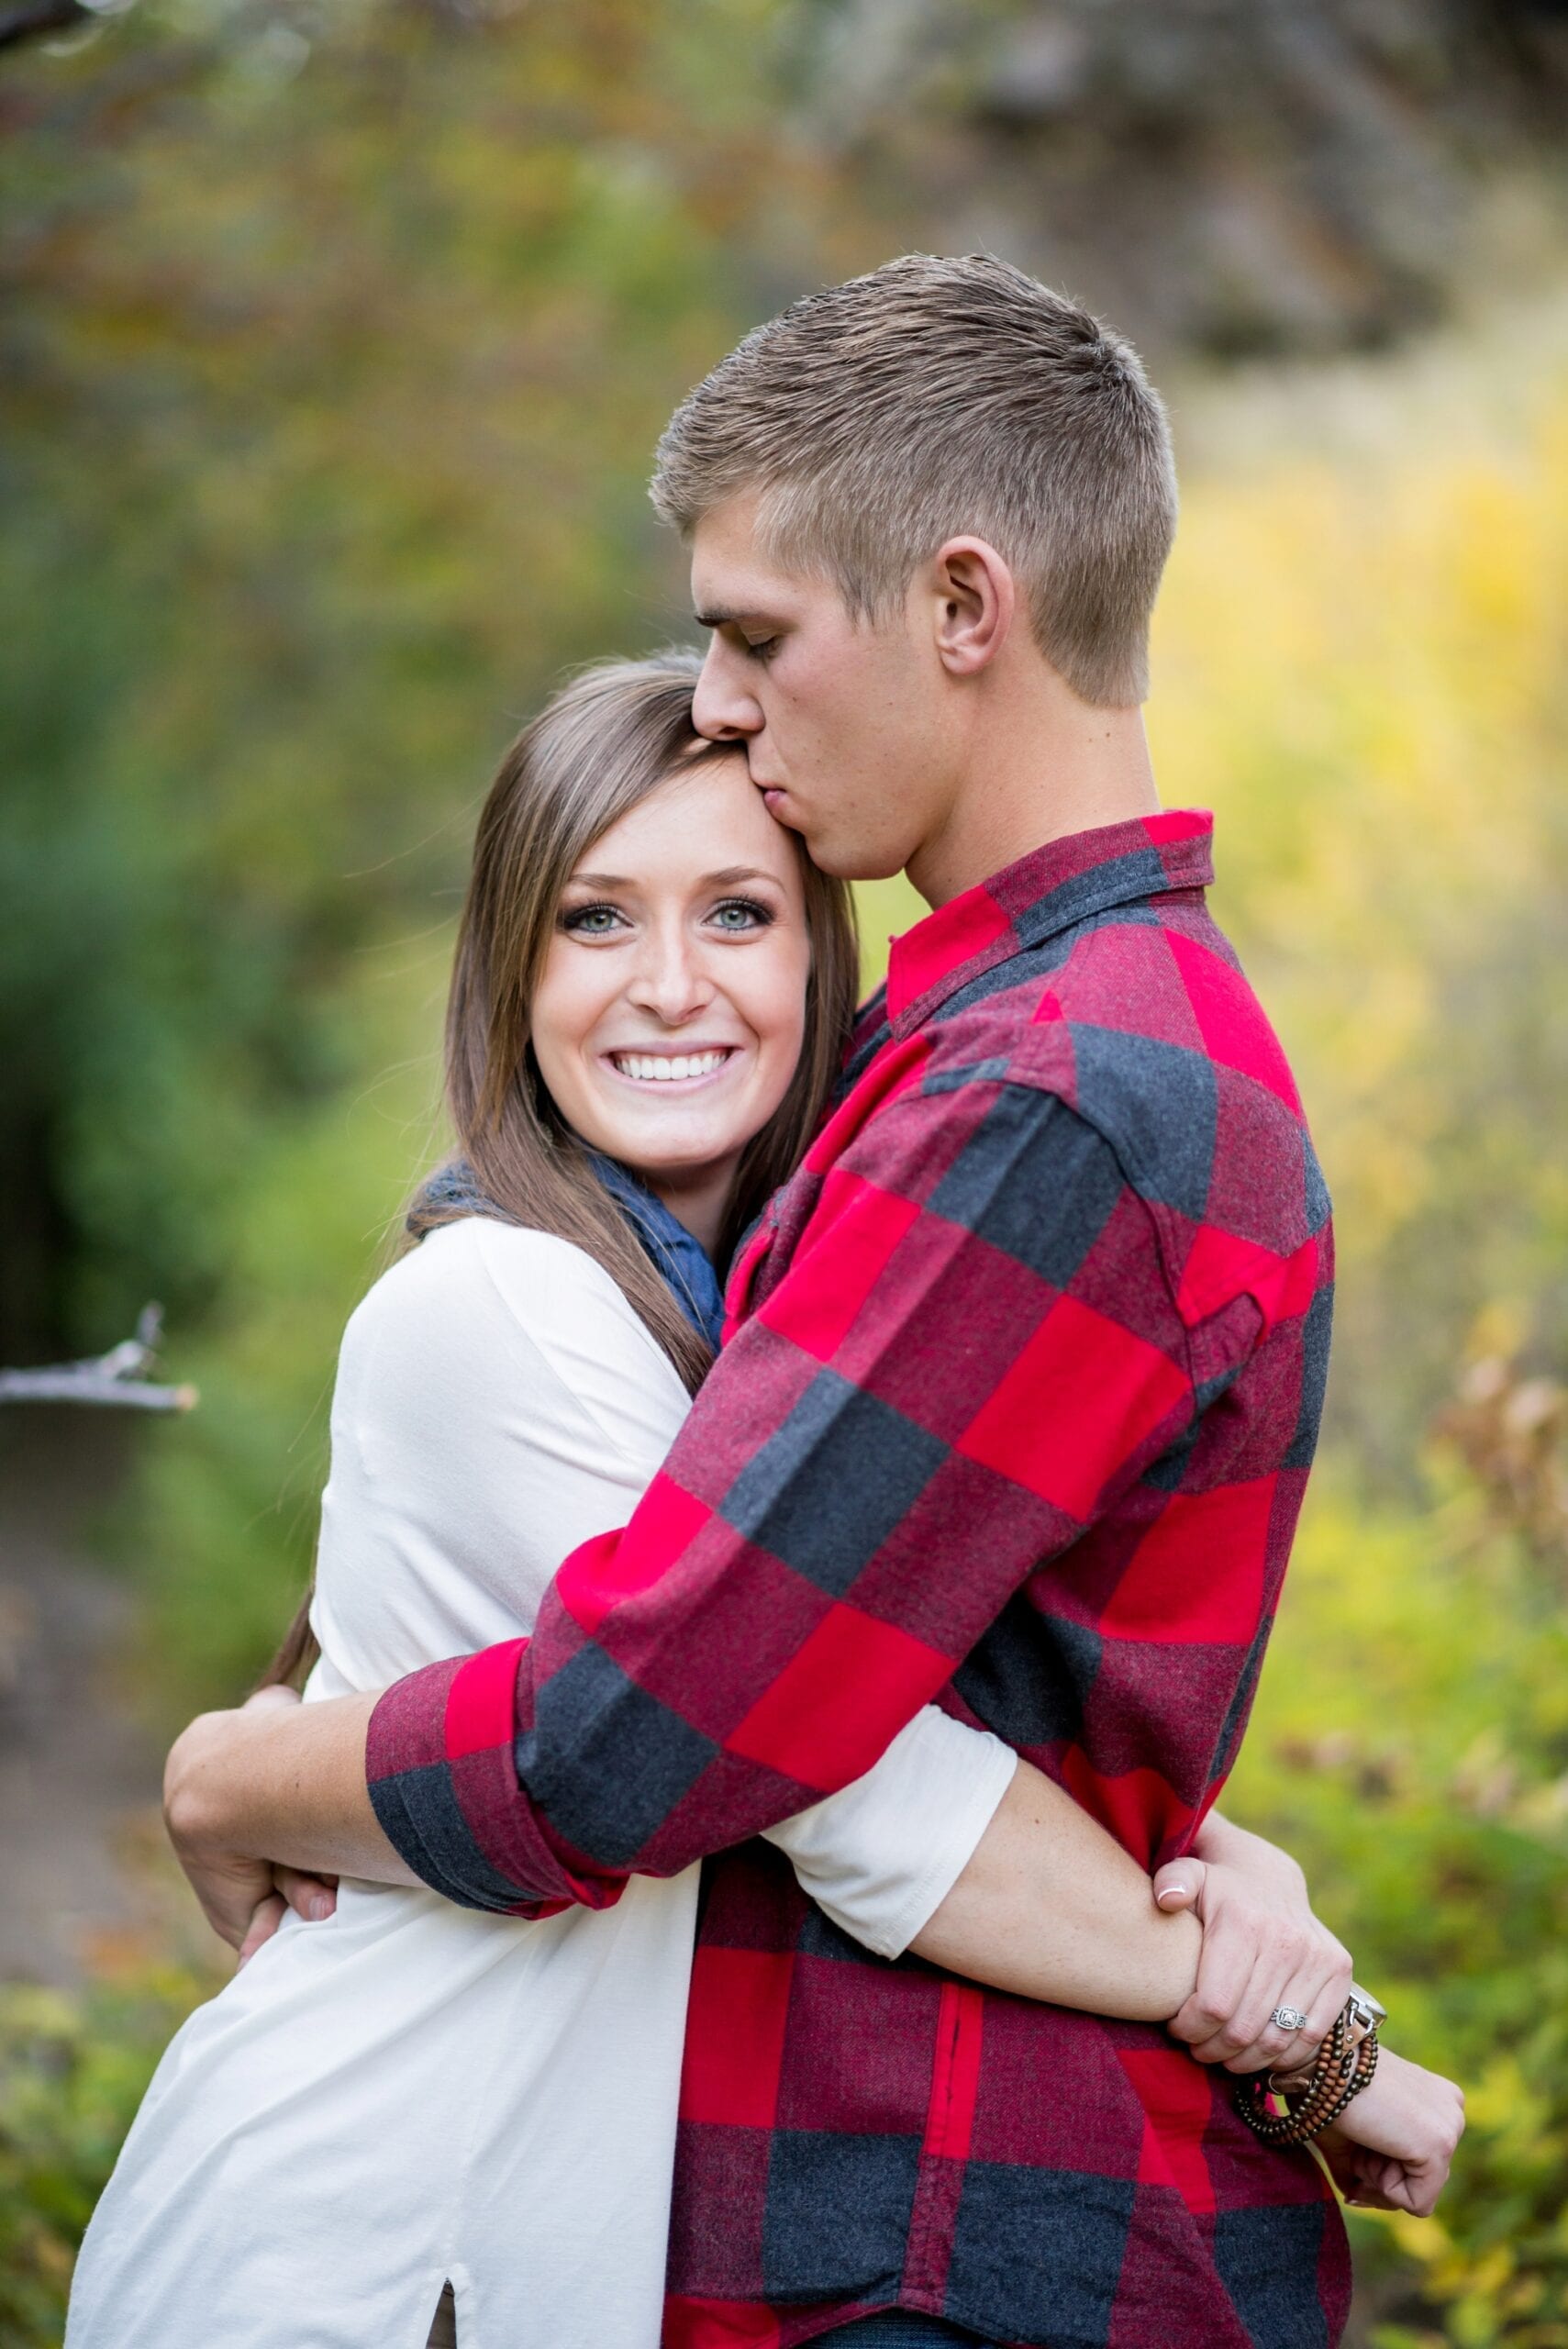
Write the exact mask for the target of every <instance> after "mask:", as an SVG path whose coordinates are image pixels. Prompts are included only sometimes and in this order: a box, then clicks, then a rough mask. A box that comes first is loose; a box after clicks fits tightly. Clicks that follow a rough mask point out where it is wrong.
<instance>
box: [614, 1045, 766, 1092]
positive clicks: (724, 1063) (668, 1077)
mask: <svg viewBox="0 0 1568 2349" xmlns="http://www.w3.org/2000/svg"><path fill="white" fill-rule="evenodd" d="M740 1049H741V1048H740V1046H739V1045H736V1044H687V1045H685V1046H684V1049H683V1050H681V1051H679V1052H677V1051H674V1050H673V1049H672V1048H671V1047H670V1046H669V1045H657V1046H651V1047H650V1046H647V1045H633V1046H630V1047H628V1049H627V1050H626V1051H624V1052H623V1051H619V1050H615V1051H611V1052H606V1053H604V1054H602V1055H601V1057H602V1058H603V1060H604V1061H605V1062H606V1064H607V1065H608V1066H609V1067H610V1068H611V1069H613V1070H614V1072H615V1074H616V1075H617V1076H620V1077H625V1078H626V1079H627V1080H628V1082H629V1083H630V1084H633V1085H658V1086H659V1087H660V1088H661V1089H662V1090H667V1089H669V1088H671V1087H673V1086H676V1085H679V1086H680V1087H681V1088H682V1089H683V1090H684V1091H688V1092H689V1091H691V1090H692V1089H693V1088H694V1087H695V1086H697V1085H706V1084H708V1083H710V1082H711V1080H712V1079H713V1078H714V1077H716V1076H720V1075H725V1074H731V1073H732V1072H733V1069H734V1064H735V1063H736V1061H737V1059H738V1058H739V1057H740Z"/></svg>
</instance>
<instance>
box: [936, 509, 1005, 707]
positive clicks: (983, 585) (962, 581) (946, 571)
mask: <svg viewBox="0 0 1568 2349" xmlns="http://www.w3.org/2000/svg"><path fill="white" fill-rule="evenodd" d="M932 573H933V580H932V588H933V596H934V604H935V628H936V644H937V658H938V659H939V660H940V662H941V664H942V666H943V668H944V669H945V670H946V671H947V673H948V674H949V675H950V676H951V677H973V676H977V675H978V674H979V673H980V671H981V670H982V669H985V668H988V667H989V666H990V664H991V662H993V661H994V660H995V658H996V655H997V653H998V652H1000V651H1001V650H1002V647H1003V645H1004V644H1005V643H1006V640H1007V636H1008V632H1009V631H1010V629H1011V628H1012V625H1013V616H1014V611H1015V609H1016V607H1017V603H1018V589H1017V587H1016V585H1015V584H1014V581H1013V573H1012V570H1011V568H1010V566H1009V565H1008V564H1007V563H1006V562H1004V560H1003V558H1002V557H1001V556H1000V555H999V554H998V553H997V551H996V550H995V547H994V546H990V545H988V544H987V543H986V541H985V540H984V539H949V540H948V541H947V543H946V545H945V546H943V547H941V548H940V550H939V551H938V553H937V555H936V558H935V560H934V562H933V563H932Z"/></svg>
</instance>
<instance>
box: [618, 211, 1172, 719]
mask: <svg viewBox="0 0 1568 2349" xmlns="http://www.w3.org/2000/svg"><path fill="white" fill-rule="evenodd" d="M751 491H755V492H758V493H760V505H759V518H760V525H761V539H762V547H763V550H764V551H765V553H766V554H767V555H768V557H769V559H770V560H772V561H773V562H777V563H778V564H779V565H780V566H781V567H782V568H784V569H785V570H793V571H798V572H804V573H811V574H817V575H821V576H826V577H828V578H831V579H832V580H833V581H834V582H835V583H836V584H837V585H838V587H839V588H840V592H841V593H842V595H843V597H844V601H845V603H846V604H847V606H848V607H849V608H850V610H851V612H852V613H853V614H854V615H855V616H856V617H857V618H866V619H882V618H887V617H889V616H890V615H891V613H892V612H894V611H895V610H896V609H897V607H899V605H900V604H901V603H902V601H903V598H904V596H905V593H906V589H907V587H908V584H909V581H910V579H911V578H912V576H913V575H914V573H915V571H916V569H917V566H918V565H919V564H920V563H921V562H926V561H929V558H930V557H931V556H932V555H933V554H935V553H936V551H937V550H938V548H939V547H940V546H941V545H942V544H943V543H944V542H945V541H946V540H948V539H950V538H955V537H959V536H963V535H970V534H973V536H976V537H979V538H982V539H984V540H987V541H988V543H990V544H991V545H993V546H995V549H996V551H997V552H998V553H999V554H1001V555H1002V556H1003V557H1004V558H1005V559H1006V562H1008V563H1009V564H1010V565H1011V566H1012V568H1013V571H1014V573H1015V575H1016V576H1017V578H1018V583H1019V585H1020V587H1021V588H1022V590H1023V593H1024V595H1025V596H1026V597H1027V600H1028V606H1029V618H1030V623H1031V626H1032V628H1033V631H1034V636H1035V640H1036V641H1037V643H1038V644H1039V646H1040V651H1042V652H1043V653H1044V654H1045V656H1046V658H1047V660H1048V661H1050V662H1051V664H1052V666H1053V667H1054V668H1055V669H1056V670H1057V671H1058V672H1059V673H1060V674H1061V675H1062V677H1064V678H1065V679H1066V681H1067V683H1068V685H1071V686H1072V688H1073V691H1074V693H1076V694H1078V695H1079V696H1082V698H1083V699H1084V700H1085V701H1088V702H1095V703H1099V704H1101V705H1105V706H1114V707H1121V706H1125V705H1127V704H1129V703H1132V702H1138V701H1141V700H1142V699H1143V697H1144V696H1145V695H1146V693H1147V692H1148V690H1149V619H1150V614H1151V611H1152V609H1153V605H1154V597H1155V594H1156V591H1157V590H1158V587H1159V584H1160V574H1161V573H1162V570H1163V569H1164V565H1165V558H1166V555H1167V554H1168V553H1169V551H1170V546H1171V538H1172V534H1173V530H1174V528H1175V519H1176V479H1175V469H1174V467H1173V462H1172V458H1171V436H1170V431H1169V429H1168V427H1167V425H1166V421H1165V411H1164V409H1163V407H1162V405H1161V402H1160V398H1159V395H1158V394H1157V393H1156V392H1155V391H1154V389H1153V388H1152V386H1151V384H1150V382H1149V379H1148V377H1147V376H1146V375H1145V373H1144V372H1143V367H1142V364H1141V362H1140V360H1139V357H1138V354H1137V352H1136V351H1134V350H1133V349H1132V347H1131V345H1130V344H1129V343H1127V342H1124V341H1123V340H1122V339H1121V338H1120V336H1119V335H1116V334H1113V333H1111V332H1110V331H1109V330H1108V329H1107V328H1106V327H1104V326H1102V325H1101V324H1100V322H1099V320H1098V319H1097V318H1094V317H1090V315H1089V313H1088V312H1087V311H1086V310H1084V309H1081V308H1080V307H1079V306H1078V305H1077V304H1076V303H1075V302H1071V301H1069V300H1068V299H1067V298H1066V296H1065V295H1062V294H1053V293H1052V292H1051V289H1050V288H1049V287H1048V286H1045V285H1041V284H1039V282H1038V281H1037V280H1036V279H1034V278H1032V277H1029V276H1028V275H1027V274H1026V273H1025V272H1024V271H1022V270H1021V269H1014V268H1012V267H1010V266H1009V264H1008V263H1007V262H1000V261H993V260H991V259H990V258H989V257H988V256H987V255H984V254H976V253H972V254H969V255H967V256H966V257H965V258H963V259H962V260H949V261H943V260H938V259H935V258H933V257H932V256H931V255H930V254H928V253H910V254H906V256H905V257H904V258H903V259H902V260H899V261H890V262H884V265H883V267H882V268H881V269H875V270H873V271H872V272H871V273H870V274H869V275H868V276H865V277H853V278H851V279H850V280H849V282H848V283H847V284H843V285H834V286H830V287H829V288H828V290H827V292H825V293H821V294H812V295H807V296H806V299H805V300H803V301H799V302H795V303H792V304H791V306H790V307H789V308H788V309H787V310H784V311H783V312H782V313H781V314H780V316H779V317H776V318H773V319H771V320H770V321H769V322H768V324H767V325H766V326H762V327H758V328H756V330H755V332H754V333H751V334H749V335H748V336H747V337H746V339H745V340H744V341H743V342H741V343H740V344H738V345H737V347H736V349H735V350H734V351H731V352H730V354H729V356H728V359H726V360H724V361H722V362H721V363H720V364H719V365H718V366H717V367H716V368H715V369H714V371H713V373H712V374H711V375H709V376H707V377H706V379H705V380H704V381H703V382H702V383H700V384H698V385H697V387H696V389H695V391H693V392H689V393H688V394H687V395H686V397H685V398H684V400H683V401H682V403H681V405H680V406H679V407H678V408H677V409H676V410H675V413H674V415H673V417H672V418H671V419H670V423H669V427H668V429H666V431H665V434H664V437H663V439H662V440H661V442H660V444H659V454H658V462H657V466H656V470H655V473H654V476H653V483H652V496H653V503H654V506H655V507H656V508H657V509H658V511H659V513H660V515H661V516H662V518H663V519H664V520H665V521H667V522H673V524H674V525H675V526H676V528H677V529H680V530H681V531H682V532H683V533H684V534H686V535H689V534H690V533H691V531H692V530H694V529H695V527H696V525H697V523H698V522H699V521H700V520H701V519H702V518H703V516H704V515H705V514H707V513H710V512H711V511H712V510H713V508H714V507H717V506H721V505H723V504H725V503H726V502H727V501H728V499H729V498H731V497H735V496H737V495H740V494H742V493H744V492H751Z"/></svg>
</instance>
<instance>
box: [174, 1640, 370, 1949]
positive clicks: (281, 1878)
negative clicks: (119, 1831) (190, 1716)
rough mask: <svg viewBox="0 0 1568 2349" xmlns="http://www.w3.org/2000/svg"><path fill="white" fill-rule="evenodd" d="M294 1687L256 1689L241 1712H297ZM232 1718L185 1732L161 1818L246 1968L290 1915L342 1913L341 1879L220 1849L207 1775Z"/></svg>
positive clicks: (215, 1923)
mask: <svg viewBox="0 0 1568 2349" xmlns="http://www.w3.org/2000/svg"><path fill="white" fill-rule="evenodd" d="M298 1702H299V1694H298V1691H297V1690H296V1689H294V1688H283V1687H272V1688H258V1689H257V1691H256V1693H255V1695H254V1696H252V1697H248V1698H246V1700H245V1703H244V1704H243V1705H241V1706H240V1707H239V1711H240V1712H262V1711H268V1710H273V1711H275V1710H277V1709H279V1708H282V1707H288V1706H293V1705H297V1704H298ZM232 1719H233V1715H232V1714H229V1713H203V1714H200V1715H199V1716H198V1717H197V1719H196V1720H194V1721H193V1722H192V1723H191V1725H190V1727H189V1728H188V1729H186V1730H183V1731H181V1733H180V1735H179V1737H177V1738H176V1739H175V1741H174V1743H173V1746H172V1748H171V1750H170V1754H169V1759H168V1762H167V1764H166V1765H165V1767H164V1772H163V1818H164V1823H165V1825H166V1827H167V1829H168V1831H169V1840H170V1842H172V1844H173V1846H174V1852H175V1856H176V1857H177V1858H178V1860H179V1863H180V1865H181V1866H182V1867H183V1869H184V1871H185V1874H186V1876H188V1877H189V1878H190V1880H191V1887H192V1889H193V1891H194V1892H195V1896H196V1898H197V1899H198V1900H199V1901H200V1902H201V1904H202V1909H203V1911H204V1913H205V1915H206V1920H207V1922H208V1924H209V1925H210V1926H211V1927H212V1929H213V1931H214V1932H215V1933H217V1935H218V1936H219V1938H220V1939H221V1940H223V1941H226V1942H227V1943H228V1945H229V1947H230V1948H231V1949H233V1950H235V1951H237V1952H238V1954H239V1965H245V1964H246V1963H247V1961H248V1960H249V1959H250V1958H252V1957H254V1955H255V1954H256V1952H257V1951H258V1950H259V1949H260V1948H261V1944H262V1943H263V1942H267V1941H270V1940H271V1939H272V1935H273V1934H274V1933H275V1932H277V1929H278V1927H279V1925H280V1924H281V1923H282V1922H283V1920H284V1912H285V1909H295V1910H296V1911H297V1913H298V1914H299V1915H300V1916H301V1917H306V1918H308V1919H310V1920H312V1921H318V1920H321V1919H323V1918H326V1917H329V1916H330V1915H331V1914H332V1911H333V1909H335V1908H336V1906H337V1899H338V1896H337V1890H336V1879H335V1878H333V1879H330V1880H328V1879H327V1878H325V1877H321V1876H302V1875H301V1874H300V1873H299V1872H298V1870H297V1869H295V1868H274V1867H273V1866H272V1865H271V1863H270V1862H268V1861H266V1860H258V1859H250V1858H248V1857H246V1856H245V1855H243V1854H238V1853H235V1852H232V1851H228V1850H227V1849H225V1848H224V1847H223V1843H222V1842H221V1840H220V1839H219V1838H218V1837H217V1835H215V1834H214V1832H213V1831H212V1830H211V1826H210V1822H209V1821H207V1820H206V1816H205V1809H204V1804H203V1800H202V1788H203V1780H204V1776H205V1775H206V1771H207V1769H208V1767H209V1765H210V1761H211V1758H212V1757H211V1749H212V1746H213V1743H214V1741H215V1740H221V1738H222V1736H223V1733H224V1727H225V1725H226V1724H227V1723H228V1721H230V1720H232Z"/></svg>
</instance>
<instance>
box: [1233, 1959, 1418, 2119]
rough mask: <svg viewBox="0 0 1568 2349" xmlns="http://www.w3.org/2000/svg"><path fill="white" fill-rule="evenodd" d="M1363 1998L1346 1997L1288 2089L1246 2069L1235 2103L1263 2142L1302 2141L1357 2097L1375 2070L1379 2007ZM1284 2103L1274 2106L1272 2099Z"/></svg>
mask: <svg viewBox="0 0 1568 2349" xmlns="http://www.w3.org/2000/svg"><path fill="white" fill-rule="evenodd" d="M1374 2005H1375V2001H1373V2000H1371V1999H1367V1998H1364V1994H1363V1995H1362V1997H1359V1998H1358V1997H1356V1996H1351V1998H1347V1999H1346V2001H1345V2005H1344V2009H1343V2011H1342V2013H1340V2014H1339V2015H1337V2016H1336V2017H1335V2019H1334V2028H1333V2030H1332V2031H1331V2032H1329V2036H1328V2038H1327V2039H1326V2040H1325V2041H1324V2042H1323V2045H1322V2047H1321V2049H1320V2050H1319V2052H1318V2059H1317V2061H1316V2063H1314V2065H1312V2068H1311V2070H1310V2071H1308V2072H1305V2073H1302V2074H1301V2075H1300V2076H1299V2077H1298V2079H1296V2080H1293V2081H1292V2082H1291V2083H1290V2085H1289V2086H1288V2087H1275V2085H1274V2077H1273V2074H1271V2073H1267V2072H1253V2073H1250V2074H1249V2075H1248V2076H1247V2077H1246V2078H1244V2079H1242V2080H1240V2082H1238V2084H1237V2096H1236V2102H1237V2108H1238V2110H1240V2115H1241V2118H1242V2120H1243V2121H1245V2122H1246V2123H1247V2126H1248V2127H1249V2128H1250V2129H1251V2130H1253V2131H1255V2132H1256V2133H1257V2134H1258V2135H1259V2136H1260V2137H1262V2139H1263V2141H1264V2143H1266V2144H1270V2145H1304V2144H1306V2143H1307V2139H1308V2138H1309V2137H1316V2136H1318V2135H1319V2134H1320V2132H1322V2131H1323V2130H1325V2129H1327V2128H1328V2126H1329V2123H1330V2121H1337V2120H1338V2119H1339V2117H1340V2113H1341V2112H1343V2110H1345V2107H1346V2106H1347V2105H1348V2104H1349V2103H1350V2101H1351V2098H1352V2097H1358V2096H1360V2094H1361V2092H1362V2088H1364V2087H1366V2085H1367V2083H1368V2082H1369V2081H1370V2080H1371V2078H1372V2076H1373V2073H1374V2072H1375V2071H1376V2069H1377V2025H1378V2021H1379V2018H1380V2016H1381V2013H1382V2009H1377V2010H1376V2012H1373V2007H1374ZM1276 2096H1278V2097H1279V2098H1280V2099H1282V2101H1283V2102H1284V2108H1285V2109H1284V2111H1283V2112H1281V2111H1279V2110H1276V2109H1275V2106H1274V2104H1273V2098H1274V2097H1276Z"/></svg>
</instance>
